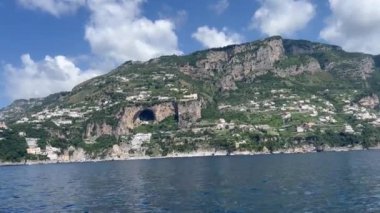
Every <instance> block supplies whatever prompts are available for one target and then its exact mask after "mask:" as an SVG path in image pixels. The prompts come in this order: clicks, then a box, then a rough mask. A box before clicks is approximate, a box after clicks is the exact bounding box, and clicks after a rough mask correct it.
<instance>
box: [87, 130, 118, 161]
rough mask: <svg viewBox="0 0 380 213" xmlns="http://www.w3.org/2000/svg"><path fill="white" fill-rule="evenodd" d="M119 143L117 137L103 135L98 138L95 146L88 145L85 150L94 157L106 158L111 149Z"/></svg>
mask: <svg viewBox="0 0 380 213" xmlns="http://www.w3.org/2000/svg"><path fill="white" fill-rule="evenodd" d="M118 143H119V141H118V139H117V138H116V137H115V136H111V135H103V136H100V137H99V138H97V139H96V142H95V143H94V144H87V145H86V146H85V147H84V149H85V151H86V152H87V153H89V154H91V155H92V156H104V155H105V154H106V152H107V151H108V149H109V148H112V146H113V145H115V144H118Z"/></svg>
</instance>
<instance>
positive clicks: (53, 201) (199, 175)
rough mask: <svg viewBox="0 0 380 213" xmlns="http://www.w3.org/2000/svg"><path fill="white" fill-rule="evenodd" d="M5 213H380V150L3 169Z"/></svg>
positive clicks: (0, 203) (0, 194)
mask: <svg viewBox="0 0 380 213" xmlns="http://www.w3.org/2000/svg"><path fill="white" fill-rule="evenodd" d="M0 212H380V151H375V150H372V151H351V152H324V153H308V154H275V155H256V156H223V157H216V156H215V157H192V158H167V159H153V160H129V161H109V162H91V163H72V164H49V165H31V166H6V167H0Z"/></svg>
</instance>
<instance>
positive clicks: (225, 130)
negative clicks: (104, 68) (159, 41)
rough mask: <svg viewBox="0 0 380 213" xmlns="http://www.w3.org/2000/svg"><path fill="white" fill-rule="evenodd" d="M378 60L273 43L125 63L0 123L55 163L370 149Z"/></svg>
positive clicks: (18, 108) (12, 111)
mask: <svg viewBox="0 0 380 213" xmlns="http://www.w3.org/2000/svg"><path fill="white" fill-rule="evenodd" d="M379 57H380V56H374V55H369V54H363V53H348V52H345V51H344V50H342V48H340V47H338V46H335V45H328V44H322V43H317V42H310V41H306V40H290V39H283V38H281V37H279V36H274V37H270V38H266V39H263V40H258V41H254V42H247V43H243V44H237V45H229V46H226V47H221V48H212V49H207V50H201V51H196V52H194V53H191V54H188V55H184V56H176V55H171V56H161V57H158V58H154V59H151V60H148V61H145V62H133V61H127V62H125V63H123V64H122V65H120V66H118V67H117V68H115V69H113V70H111V71H110V72H109V73H107V74H105V75H102V76H98V77H95V78H93V79H89V80H87V81H85V82H83V83H81V84H79V85H77V86H75V87H74V88H73V89H72V91H70V92H60V93H56V94H52V95H50V96H48V97H45V98H38V99H30V100H18V101H15V102H14V103H13V104H11V105H10V106H8V107H6V108H4V109H2V110H0V120H4V121H5V123H6V125H8V126H9V129H10V130H11V131H13V132H16V133H19V135H24V136H20V141H22V140H24V139H25V138H26V139H28V138H29V139H30V138H34V139H35V141H38V144H37V145H34V146H33V144H32V145H31V144H30V143H31V142H30V143H28V147H29V148H28V149H29V150H28V154H29V155H26V156H29V157H30V156H34V155H36V154H34V155H33V152H32V151H33V150H34V151H36V150H38V149H39V151H38V152H35V153H38V155H43V156H50V157H48V158H50V159H52V158H53V159H61V160H62V159H63V158H65V159H70V157H72V156H70V155H68V154H67V153H80V154H78V155H77V156H81V157H83V158H86V159H93V158H101V157H102V156H103V157H105V156H106V157H110V156H114V157H115V156H119V157H120V156H123V157H124V158H126V157H130V156H135V155H137V156H145V155H149V156H162V155H167V154H168V153H169V152H189V151H197V150H204V149H213V150H218V149H222V150H228V152H233V151H237V150H240V151H252V150H256V151H260V150H261V151H262V150H263V149H264V150H265V149H266V150H270V151H275V150H279V149H284V148H289V147H293V148H297V147H302V146H306V145H307V146H311V147H314V148H315V150H317V149H318V150H323V149H324V148H323V147H325V148H326V147H327V146H328V147H332V146H347V145H350V146H356V145H360V146H363V147H369V146H375V145H377V142H378V138H377V136H376V134H377V131H378V126H380V119H379V118H380V116H378V114H379V111H378V107H379V98H378V96H379V95H380V94H379V93H380V70H379V64H380V58H379ZM20 133H21V134H20ZM375 133H376V134H375ZM360 135H366V136H367V137H366V138H364V137H361V136H360ZM0 138H1V137H0ZM3 138H5V139H6V137H3ZM23 138H24V139H23ZM26 139H25V140H26ZM53 148H54V149H58V150H59V153H60V154H57V156H55V155H54V154H52V152H51V150H54V149H53ZM49 150H50V151H49ZM70 150H71V151H70ZM78 150H81V151H78ZM115 150H116V151H115ZM56 151H57V150H56ZM115 153H116V154H115ZM0 156H1V153H0ZM64 156H65V157H64ZM24 157H25V156H24ZM77 158H78V157H77Z"/></svg>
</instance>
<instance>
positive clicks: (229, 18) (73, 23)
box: [0, 0, 380, 107]
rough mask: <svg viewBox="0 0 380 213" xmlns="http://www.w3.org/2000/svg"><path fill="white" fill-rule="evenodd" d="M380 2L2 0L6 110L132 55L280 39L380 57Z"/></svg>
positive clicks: (1, 73)
mask: <svg viewBox="0 0 380 213" xmlns="http://www.w3.org/2000/svg"><path fill="white" fill-rule="evenodd" d="M379 25H380V0H360V1H359V0H1V1H0V78H1V81H0V107H4V106H6V105H8V104H9V103H11V102H12V101H13V100H16V99H28V98H36V97H45V96H47V95H49V94H52V93H55V92H59V91H70V90H71V89H72V88H73V87H74V86H75V85H77V84H79V83H81V82H83V81H85V80H87V79H90V78H93V77H95V76H98V75H101V74H104V73H107V72H109V71H110V70H111V69H113V68H115V67H116V66H118V65H119V64H121V63H123V62H125V61H128V60H139V61H145V60H148V59H150V58H155V57H159V56H161V55H172V54H176V55H183V54H189V53H191V52H193V51H196V50H200V49H205V48H211V47H222V46H226V45H230V44H237V43H242V42H249V41H254V40H258V39H263V38H265V37H268V36H274V35H280V36H282V37H284V38H290V39H306V40H311V41H317V42H323V43H330V44H335V45H339V46H341V47H343V49H345V50H347V51H354V52H365V53H370V54H380V39H378V38H380V27H379Z"/></svg>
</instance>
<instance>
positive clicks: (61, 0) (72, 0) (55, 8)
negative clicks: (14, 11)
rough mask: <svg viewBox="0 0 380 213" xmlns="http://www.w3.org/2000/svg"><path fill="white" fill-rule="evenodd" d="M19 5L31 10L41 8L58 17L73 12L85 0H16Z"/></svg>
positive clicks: (82, 4)
mask: <svg viewBox="0 0 380 213" xmlns="http://www.w3.org/2000/svg"><path fill="white" fill-rule="evenodd" d="M18 2H19V3H20V5H21V6H23V7H25V8H27V9H31V10H41V11H44V12H47V13H50V14H51V15H53V16H56V17H59V16H61V15H64V14H70V13H74V12H75V11H76V10H78V8H80V7H81V6H84V5H85V3H86V0H18Z"/></svg>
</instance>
